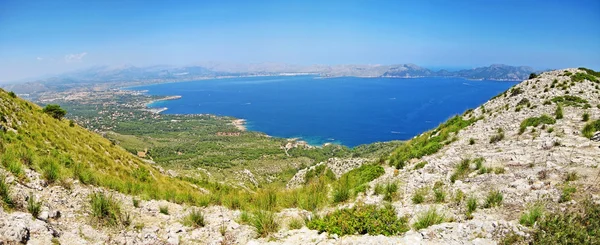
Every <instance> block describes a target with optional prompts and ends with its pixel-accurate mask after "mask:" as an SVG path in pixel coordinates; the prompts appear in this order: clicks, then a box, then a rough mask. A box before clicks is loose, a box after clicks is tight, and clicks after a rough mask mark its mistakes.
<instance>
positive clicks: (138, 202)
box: [131, 198, 140, 208]
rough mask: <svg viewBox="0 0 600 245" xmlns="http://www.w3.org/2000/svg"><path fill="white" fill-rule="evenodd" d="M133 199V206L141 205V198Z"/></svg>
mask: <svg viewBox="0 0 600 245" xmlns="http://www.w3.org/2000/svg"><path fill="white" fill-rule="evenodd" d="M131 201H132V202H133V207H135V208H139V207H140V200H138V199H135V198H132V199H131Z"/></svg>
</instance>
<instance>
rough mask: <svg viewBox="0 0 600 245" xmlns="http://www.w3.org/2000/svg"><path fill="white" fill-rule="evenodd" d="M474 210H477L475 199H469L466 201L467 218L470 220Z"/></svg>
mask: <svg viewBox="0 0 600 245" xmlns="http://www.w3.org/2000/svg"><path fill="white" fill-rule="evenodd" d="M475 210H477V198H475V197H469V199H467V218H469V219H470V218H472V217H473V212H475Z"/></svg>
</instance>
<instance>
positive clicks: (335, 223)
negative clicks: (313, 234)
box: [307, 205, 409, 236]
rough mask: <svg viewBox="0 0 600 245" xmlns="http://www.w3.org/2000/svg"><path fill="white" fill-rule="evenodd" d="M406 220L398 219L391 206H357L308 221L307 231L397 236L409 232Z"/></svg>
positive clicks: (404, 218)
mask: <svg viewBox="0 0 600 245" xmlns="http://www.w3.org/2000/svg"><path fill="white" fill-rule="evenodd" d="M407 223H408V218H406V217H403V218H398V217H397V216H396V211H395V209H394V207H392V206H391V205H386V206H385V207H383V208H377V207H376V206H374V205H357V206H355V207H353V208H351V209H340V210H336V211H335V212H333V213H330V214H328V215H326V216H324V217H316V218H313V219H311V220H310V221H308V223H307V227H308V228H309V229H314V230H318V231H320V232H328V233H330V234H338V235H353V234H370V235H386V236H390V235H399V234H402V233H404V232H406V231H408V230H409V227H408V225H407Z"/></svg>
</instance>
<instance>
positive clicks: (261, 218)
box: [251, 211, 279, 237]
mask: <svg viewBox="0 0 600 245" xmlns="http://www.w3.org/2000/svg"><path fill="white" fill-rule="evenodd" d="M251 224H252V226H254V228H256V232H257V233H258V235H259V236H261V237H266V236H268V235H269V234H271V233H273V232H276V231H277V230H278V229H279V224H278V223H277V222H276V221H275V215H274V214H273V213H271V212H268V211H257V212H255V213H254V215H253V217H252V222H251Z"/></svg>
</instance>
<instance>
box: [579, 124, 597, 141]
mask: <svg viewBox="0 0 600 245" xmlns="http://www.w3.org/2000/svg"><path fill="white" fill-rule="evenodd" d="M598 131H600V120H596V121H593V122H589V123H586V124H585V126H584V127H583V129H582V130H581V134H583V136H584V137H586V138H588V139H590V138H592V136H594V133H596V132H598Z"/></svg>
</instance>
